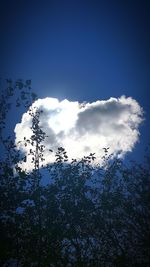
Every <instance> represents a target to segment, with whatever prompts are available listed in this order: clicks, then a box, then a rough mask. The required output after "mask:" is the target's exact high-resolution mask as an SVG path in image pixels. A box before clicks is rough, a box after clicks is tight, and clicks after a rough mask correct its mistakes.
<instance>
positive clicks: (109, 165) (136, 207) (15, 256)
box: [0, 79, 150, 267]
mask: <svg viewBox="0 0 150 267" xmlns="http://www.w3.org/2000/svg"><path fill="white" fill-rule="evenodd" d="M35 99H36V94H35V93H33V92H32V88H31V81H30V80H27V81H23V80H17V81H16V82H15V83H14V82H12V81H11V80H10V79H8V80H7V84H6V87H5V88H4V89H3V90H2V93H1V96H0V142H1V144H0V147H1V151H2V152H3V153H2V155H1V159H0V178H1V179H0V198H1V215H0V217H1V220H0V226H1V227H0V228H1V243H0V263H1V266H18V267H20V266H25V267H28V266H38V267H55V266H56V267H57V266H58V267H61V266H62V267H73V266H74V267H78V266H83V267H84V266H85V267H86V266H89V267H92V266H93V267H94V266H98V267H99V266H102V267H120V266H131V267H132V266H133V267H134V266H136V267H143V266H145V267H148V266H149V264H150V255H149V245H150V244H149V240H150V236H149V233H150V204H149V189H150V157H149V153H148V152H147V153H146V155H145V160H144V161H143V163H140V164H139V163H136V162H132V163H130V164H125V163H124V162H123V161H121V160H119V159H117V158H116V159H114V160H111V161H109V158H108V157H107V149H106V150H105V155H104V162H105V166H104V167H101V166H98V165H97V166H94V165H93V164H92V162H94V160H95V154H94V153H90V154H89V156H85V157H84V158H82V159H80V160H77V159H72V161H71V162H68V156H67V152H66V151H65V148H63V147H58V149H57V151H52V150H51V153H54V155H55V161H54V163H53V164H47V165H46V166H44V167H43V168H40V167H39V166H41V165H39V163H41V162H43V161H44V157H43V151H44V149H45V147H44V146H43V145H42V140H44V138H45V133H44V132H43V130H42V129H41V128H40V126H39V122H40V114H41V112H42V111H40V110H35V111H33V110H30V115H31V117H32V128H31V129H32V132H33V135H32V137H31V139H30V140H26V137H25V138H24V144H23V145H25V146H27V145H29V144H30V145H31V146H32V149H30V155H32V164H33V169H32V171H31V172H27V171H26V170H24V169H23V168H21V165H20V164H19V162H20V161H21V160H22V161H26V160H27V159H26V157H27V156H26V157H25V156H24V155H22V153H21V151H18V150H17V147H16V144H15V141H14V137H13V135H12V136H11V135H9V136H6V132H5V130H6V127H7V115H8V113H9V112H10V111H11V108H12V105H13V103H14V105H15V106H16V108H24V109H27V108H30V106H31V104H32V102H33V101H34V100H35ZM44 176H46V178H47V179H48V181H49V182H48V183H46V184H45V183H44V182H43V177H44Z"/></svg>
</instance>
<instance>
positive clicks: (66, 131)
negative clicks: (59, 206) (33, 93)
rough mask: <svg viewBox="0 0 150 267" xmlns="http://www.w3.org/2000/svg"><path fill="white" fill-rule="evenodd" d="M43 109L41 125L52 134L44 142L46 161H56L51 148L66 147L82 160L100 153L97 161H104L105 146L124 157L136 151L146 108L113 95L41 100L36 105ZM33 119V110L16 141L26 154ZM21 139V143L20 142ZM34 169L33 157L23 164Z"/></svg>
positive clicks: (20, 126) (71, 155) (18, 126)
mask: <svg viewBox="0 0 150 267" xmlns="http://www.w3.org/2000/svg"><path fill="white" fill-rule="evenodd" d="M32 106H33V107H36V108H37V109H40V110H43V113H42V114H41V115H40V127H42V130H43V131H44V132H45V133H46V135H47V136H48V137H46V139H45V140H44V142H43V144H44V145H45V147H46V149H45V152H44V157H45V162H44V164H47V163H51V162H53V161H54V156H53V155H52V154H51V153H50V152H49V149H52V150H54V151H56V150H57V148H58V147H60V146H61V147H64V148H65V150H66V151H67V154H68V156H69V160H71V159H72V158H77V159H80V158H82V157H83V156H86V155H89V154H90V153H96V158H97V160H96V161H97V162H100V163H101V162H102V156H103V154H104V152H103V148H104V147H109V148H110V149H109V154H113V155H114V156H118V157H123V156H124V155H125V153H126V152H128V151H132V149H133V147H134V145H135V143H136V142H137V141H138V138H139V130H138V128H139V125H140V123H141V122H142V120H143V119H142V115H143V110H142V108H141V107H140V105H139V104H138V103H137V101H136V100H134V99H133V98H131V97H128V98H127V97H125V96H122V97H120V98H110V99H108V100H98V101H96V102H93V103H79V102H78V101H76V102H71V101H69V100H67V99H65V100H63V101H59V100H58V99H56V98H48V97H47V98H44V99H38V100H37V101H35V102H34V103H33V105H32ZM31 125H32V118H31V116H30V115H29V111H27V112H26V113H24V114H23V116H22V120H21V123H18V124H16V127H15V134H16V144H17V147H18V149H20V150H22V151H23V152H24V153H25V155H27V154H28V153H29V149H30V148H31V147H30V146H27V147H25V146H24V145H23V143H21V142H19V141H23V139H24V137H26V138H28V139H30V137H31V135H32V131H31V128H30V127H31ZM18 142H19V143H18ZM22 166H23V167H24V168H26V169H27V170H31V169H32V168H33V165H32V164H31V157H30V156H28V157H27V162H26V163H22Z"/></svg>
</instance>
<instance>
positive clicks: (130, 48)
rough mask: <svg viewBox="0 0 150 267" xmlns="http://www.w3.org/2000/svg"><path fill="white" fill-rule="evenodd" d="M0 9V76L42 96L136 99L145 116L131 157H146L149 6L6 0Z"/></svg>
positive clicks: (149, 127)
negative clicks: (28, 82) (19, 81)
mask: <svg viewBox="0 0 150 267" xmlns="http://www.w3.org/2000/svg"><path fill="white" fill-rule="evenodd" d="M0 10H1V11H0V13H1V14H0V25H1V26H0V28H1V29H0V30H1V42H0V59H1V60H0V77H1V78H2V79H3V78H4V79H5V78H12V79H14V80H15V79H17V78H22V79H32V85H33V90H34V91H35V92H36V93H37V95H38V96H39V98H40V99H44V98H46V97H50V98H57V99H58V100H59V101H62V100H63V99H67V100H68V101H69V103H74V102H75V101H77V102H78V103H82V102H83V101H86V102H88V103H96V101H98V100H99V101H101V100H103V101H106V103H107V101H108V100H109V99H110V98H115V99H120V97H121V96H122V95H125V96H126V97H127V98H128V97H131V98H132V99H133V102H134V100H136V101H137V102H138V103H139V106H141V107H142V108H143V110H144V117H145V120H143V122H142V123H141V124H140V125H141V126H140V128H139V131H140V134H141V135H140V137H139V143H138V144H136V145H135V146H134V149H133V152H132V155H134V156H135V157H136V158H141V157H143V151H144V148H145V146H146V145H147V144H148V142H149V131H150V119H149V117H150V108H149V96H150V93H149V85H150V53H149V47H150V35H149V26H150V21H149V14H150V6H149V4H148V1H138V0H137V1H134V0H130V1H128V0H127V1H116V0H114V1H100V0H99V1H96V0H95V1H94V0H93V1H92V0H91V1H88V0H87V1H83V0H76V1H75V0H70V1H67V0H64V1H63V0H60V1H59V0H52V1H44V0H43V1H34V0H32V1H28V0H27V1H16V0H14V1H7V0H6V1H1V3H0ZM19 122H20V121H17V122H15V123H19ZM118 133H119V130H118ZM130 155H131V153H130Z"/></svg>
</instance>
